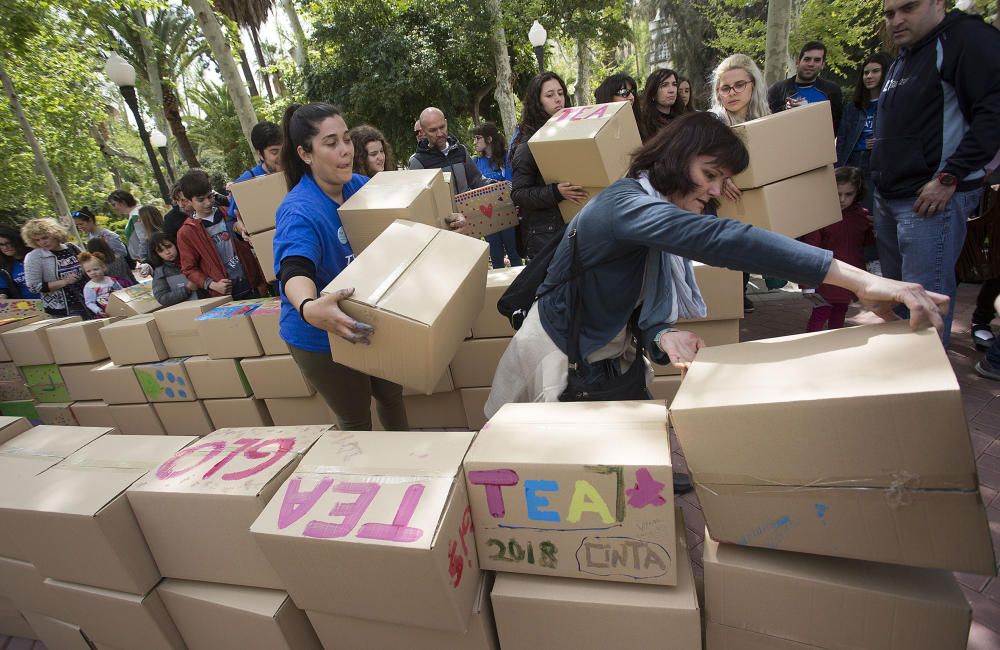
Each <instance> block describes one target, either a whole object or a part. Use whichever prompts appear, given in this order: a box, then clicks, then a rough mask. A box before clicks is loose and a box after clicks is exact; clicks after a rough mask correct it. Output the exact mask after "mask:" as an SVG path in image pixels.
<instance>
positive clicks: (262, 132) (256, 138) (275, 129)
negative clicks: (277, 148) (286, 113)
mask: <svg viewBox="0 0 1000 650" xmlns="http://www.w3.org/2000/svg"><path fill="white" fill-rule="evenodd" d="M282 142H284V139H283V138H282V137H281V127H280V126H278V125H277V124H275V123H274V122H257V124H255V125H254V127H253V128H252V129H250V144H252V145H253V148H254V151H256V152H257V153H263V152H264V149H267V148H268V147H273V146H274V145H276V144H277V145H280V144H281V143H282Z"/></svg>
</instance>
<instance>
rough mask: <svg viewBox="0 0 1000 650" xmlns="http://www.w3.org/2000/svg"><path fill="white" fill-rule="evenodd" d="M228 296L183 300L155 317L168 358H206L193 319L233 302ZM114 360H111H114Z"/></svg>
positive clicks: (204, 348)
mask: <svg viewBox="0 0 1000 650" xmlns="http://www.w3.org/2000/svg"><path fill="white" fill-rule="evenodd" d="M232 300H233V299H232V298H230V297H229V296H218V297H216V298H202V299H201V300H186V301H184V302H181V303H177V304H176V305H171V306H170V307H164V308H163V309H161V310H159V311H157V312H156V313H155V314H154V317H155V318H156V327H157V328H158V329H159V330H160V337H161V338H162V339H163V346H164V347H165V348H166V349H167V355H168V356H171V357H193V356H197V355H199V354H207V353H208V350H207V349H206V347H207V345H206V342H205V341H203V340H202V338H201V337H200V336H199V334H198V323H197V322H196V320H195V319H196V318H198V317H199V316H201V315H202V314H204V313H205V312H207V311H211V310H212V309H215V308H216V307H218V306H219V305H224V304H226V303H228V302H232ZM113 358H114V357H112V359H113Z"/></svg>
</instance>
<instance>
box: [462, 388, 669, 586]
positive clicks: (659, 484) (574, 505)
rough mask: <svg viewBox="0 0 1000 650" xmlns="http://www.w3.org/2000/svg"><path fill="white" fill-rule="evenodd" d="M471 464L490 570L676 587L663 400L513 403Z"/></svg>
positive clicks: (470, 481)
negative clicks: (660, 401)
mask: <svg viewBox="0 0 1000 650" xmlns="http://www.w3.org/2000/svg"><path fill="white" fill-rule="evenodd" d="M464 468H465V479H466V483H467V485H468V489H469V503H470V505H471V506H472V514H473V520H474V522H475V528H476V547H477V549H478V551H479V561H480V564H481V565H482V567H483V568H484V569H489V570H495V571H510V572H515V573H537V574H540V575H547V576H563V577H570V578H585V579H590V580H608V581H615V582H629V583H647V584H657V585H674V584H677V552H676V548H675V546H676V539H675V536H674V512H673V496H674V495H673V472H672V468H671V461H670V442H669V439H668V437H667V409H666V407H665V406H664V405H663V404H662V403H656V402H649V401H646V402H586V403H553V404H507V405H505V406H504V407H502V408H501V409H500V410H499V411H498V412H497V414H496V415H495V416H493V418H492V419H491V420H490V421H489V422H488V423H487V424H486V426H484V427H483V429H482V430H481V431H480V432H479V435H478V436H477V437H476V440H475V442H474V443H473V445H472V448H471V449H470V450H469V453H468V455H467V456H466V458H465V462H464Z"/></svg>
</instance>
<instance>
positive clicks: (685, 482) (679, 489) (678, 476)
mask: <svg viewBox="0 0 1000 650" xmlns="http://www.w3.org/2000/svg"><path fill="white" fill-rule="evenodd" d="M996 378H997V379H1000V375H997V377H996ZM692 490H694V486H693V485H691V479H690V478H689V477H688V475H687V474H683V473H681V472H674V494H677V495H679V494H687V493H688V492H691V491H692Z"/></svg>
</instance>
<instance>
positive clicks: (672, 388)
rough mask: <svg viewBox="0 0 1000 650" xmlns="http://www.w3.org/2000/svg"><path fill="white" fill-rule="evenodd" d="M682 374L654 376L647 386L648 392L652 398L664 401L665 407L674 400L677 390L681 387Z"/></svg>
mask: <svg viewBox="0 0 1000 650" xmlns="http://www.w3.org/2000/svg"><path fill="white" fill-rule="evenodd" d="M683 379H684V378H683V376H681V375H674V376H671V377H654V378H653V385H652V386H650V387H649V392H650V394H651V395H652V396H653V399H654V400H658V401H661V402H665V403H666V404H667V407H669V406H670V404H671V403H672V402H673V401H674V397H676V396H677V391H679V390H680V389H681V381H682V380H683Z"/></svg>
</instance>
